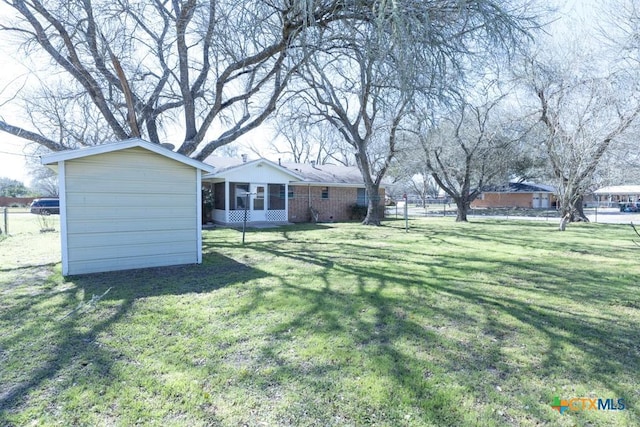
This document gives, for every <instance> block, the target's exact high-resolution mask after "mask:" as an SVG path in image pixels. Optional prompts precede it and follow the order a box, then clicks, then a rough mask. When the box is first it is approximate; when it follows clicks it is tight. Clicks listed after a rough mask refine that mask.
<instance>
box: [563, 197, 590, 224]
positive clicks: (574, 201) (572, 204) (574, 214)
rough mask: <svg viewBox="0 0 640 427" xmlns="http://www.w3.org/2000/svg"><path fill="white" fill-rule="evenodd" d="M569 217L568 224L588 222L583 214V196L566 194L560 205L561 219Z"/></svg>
mask: <svg viewBox="0 0 640 427" xmlns="http://www.w3.org/2000/svg"><path fill="white" fill-rule="evenodd" d="M567 215H568V216H569V221H568V222H589V218H587V216H586V215H585V213H584V207H583V196H576V195H569V194H567V195H566V196H565V197H564V199H563V200H562V203H561V216H562V218H564V217H566V216H567Z"/></svg>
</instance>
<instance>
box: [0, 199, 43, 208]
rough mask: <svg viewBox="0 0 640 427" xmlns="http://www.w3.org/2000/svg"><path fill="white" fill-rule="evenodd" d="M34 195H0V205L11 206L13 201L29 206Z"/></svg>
mask: <svg viewBox="0 0 640 427" xmlns="http://www.w3.org/2000/svg"><path fill="white" fill-rule="evenodd" d="M33 199H35V197H0V206H11V205H13V204H14V203H15V204H18V205H20V206H29V205H30V204H31V202H33Z"/></svg>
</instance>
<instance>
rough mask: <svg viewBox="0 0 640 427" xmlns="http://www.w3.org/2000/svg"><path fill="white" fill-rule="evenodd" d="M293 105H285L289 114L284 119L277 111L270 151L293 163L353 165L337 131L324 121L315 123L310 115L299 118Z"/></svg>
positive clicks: (301, 115) (295, 104)
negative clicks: (275, 132) (274, 132)
mask: <svg viewBox="0 0 640 427" xmlns="http://www.w3.org/2000/svg"><path fill="white" fill-rule="evenodd" d="M292 101H293V102H289V103H285V108H286V109H289V110H290V113H288V114H286V115H284V114H283V113H282V109H281V110H279V114H278V116H277V120H276V129H277V135H276V138H274V140H273V141H272V142H271V144H270V146H271V149H272V150H273V151H274V152H276V153H278V154H282V155H283V156H285V158H287V159H290V160H291V161H293V162H296V163H309V162H312V161H313V162H315V163H316V164H319V165H322V164H327V163H338V164H342V165H345V166H349V165H353V164H354V160H353V159H352V157H353V156H351V155H350V154H351V152H350V150H349V149H348V148H346V147H345V143H344V140H343V139H342V137H341V135H340V134H339V133H338V132H337V130H336V129H335V128H334V127H333V126H331V124H329V123H328V122H326V121H322V120H320V121H318V120H314V119H313V116H312V115H311V114H300V111H299V110H296V108H297V103H295V101H294V100H292ZM285 102H286V101H285ZM294 110H296V111H295V112H294Z"/></svg>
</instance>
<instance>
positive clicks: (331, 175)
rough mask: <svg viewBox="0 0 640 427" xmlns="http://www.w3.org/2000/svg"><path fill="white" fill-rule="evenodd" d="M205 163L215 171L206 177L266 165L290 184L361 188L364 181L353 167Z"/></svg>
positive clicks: (229, 161) (234, 160) (231, 160)
mask: <svg viewBox="0 0 640 427" xmlns="http://www.w3.org/2000/svg"><path fill="white" fill-rule="evenodd" d="M205 163H207V164H209V165H211V166H213V167H215V171H214V172H213V173H212V174H211V175H209V176H208V177H215V176H216V175H218V174H220V173H222V172H225V171H228V170H231V169H236V168H243V167H251V166H252V165H254V166H257V165H258V164H260V163H268V164H270V165H271V166H273V167H276V168H279V169H280V170H282V171H283V172H286V173H287V174H289V175H291V177H292V180H291V183H292V184H316V185H322V184H330V185H333V186H358V187H362V186H363V185H364V181H363V179H362V174H361V173H360V170H359V169H358V168H357V167H355V166H343V165H317V164H316V165H312V164H310V163H291V162H282V163H279V164H278V163H274V162H272V161H270V160H267V159H257V160H251V161H247V162H244V161H243V160H242V159H241V158H239V157H238V158H234V157H214V156H209V157H208V158H207V159H205Z"/></svg>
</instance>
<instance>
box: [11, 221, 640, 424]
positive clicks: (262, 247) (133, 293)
mask: <svg viewBox="0 0 640 427" xmlns="http://www.w3.org/2000/svg"><path fill="white" fill-rule="evenodd" d="M403 226H404V222H402V221H388V222H386V223H385V226H383V227H380V228H374V227H363V226H360V225H357V224H326V225H317V226H292V227H285V228H278V229H268V230H260V231H251V232H249V233H248V234H247V245H245V246H244V247H243V246H241V245H240V241H241V234H240V233H239V232H237V231H235V230H231V229H217V230H211V231H206V232H205V234H204V251H205V255H204V263H203V264H202V265H199V266H183V267H171V268H160V269H150V270H136V271H128V272H119V273H109V274H97V275H87V276H77V277H69V278H67V279H63V278H62V277H61V276H60V267H59V264H58V265H52V264H51V259H50V258H47V257H46V256H45V257H44V258H42V259H41V260H40V261H38V260H33V261H30V262H29V261H27V260H22V261H21V262H13V263H10V262H8V261H7V260H9V259H11V253H14V251H15V252H16V253H17V252H18V249H17V248H18V246H19V245H18V243H16V242H17V241H18V240H19V241H20V245H30V244H33V241H36V242H38V239H45V240H47V241H48V242H55V243H56V244H57V241H56V239H57V238H58V235H57V234H54V233H45V234H44V235H39V234H37V233H32V234H25V235H23V236H14V237H10V238H8V239H5V240H3V241H0V251H1V252H0V261H2V260H4V261H2V264H0V384H1V385H2V387H1V388H0V408H1V412H0V425H4V424H8V425H64V426H67V425H134V424H144V425H161V426H171V425H175V426H185V425H189V426H198V425H225V426H227V425H229V426H236V425H249V426H260V425H264V426H276V425H281V426H290V425H296V426H298V425H308V426H311V425H313V426H329V425H340V426H342V425H358V426H360V425H380V426H402V425H406V426H422V425H425V426H429V425H433V426H465V425H468V426H491V425H513V426H536V425H554V426H555V425H559V426H574V425H581V426H582V425H584V426H600V425H607V426H625V425H629V426H632V425H637V420H638V419H640V406H639V405H638V402H639V401H640V330H639V329H638V325H639V322H640V294H639V292H638V281H639V280H640V277H639V276H640V274H639V273H640V268H639V267H638V262H637V260H638V255H640V248H638V247H637V246H635V245H634V244H633V242H632V238H633V236H632V230H631V228H630V227H629V226H622V225H617V226H616V225H590V224H571V225H570V226H569V228H568V230H567V231H566V232H564V233H560V232H557V231H555V228H556V222H555V221H553V222H519V221H490V220H478V221H476V222H474V223H471V224H456V223H454V222H453V221H452V220H451V219H450V218H448V219H442V218H429V219H423V220H415V221H412V223H411V226H412V228H411V230H410V232H409V233H405V231H404V229H403V228H402V227H403ZM36 244H39V245H42V246H46V245H47V243H45V242H40V243H36ZM49 244H50V243H49ZM49 256H51V255H49ZM58 256H59V255H58ZM54 257H55V253H54ZM5 261H6V262H5ZM5 265H8V266H9V267H5ZM555 396H558V397H560V398H561V399H571V398H581V397H587V398H602V399H607V398H614V399H616V400H617V399H618V398H622V399H624V404H625V409H624V410H619V411H605V410H600V411H594V410H585V411H567V412H565V413H564V414H562V415H561V414H559V413H558V412H557V411H554V410H553V409H552V408H551V402H552V400H553V398H554V397H555Z"/></svg>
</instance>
